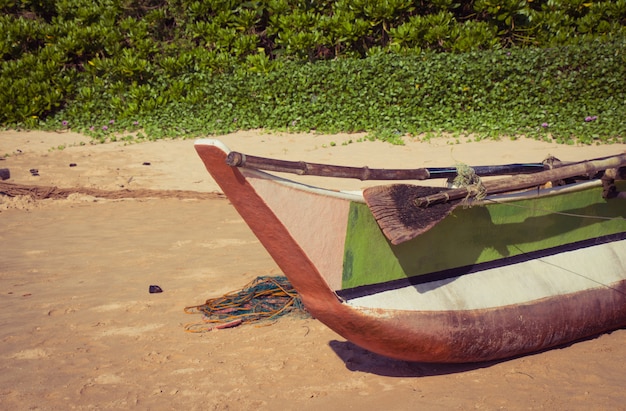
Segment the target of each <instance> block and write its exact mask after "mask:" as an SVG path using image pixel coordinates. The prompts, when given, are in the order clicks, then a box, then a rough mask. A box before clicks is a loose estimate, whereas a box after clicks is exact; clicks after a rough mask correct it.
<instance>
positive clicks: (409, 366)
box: [328, 340, 504, 378]
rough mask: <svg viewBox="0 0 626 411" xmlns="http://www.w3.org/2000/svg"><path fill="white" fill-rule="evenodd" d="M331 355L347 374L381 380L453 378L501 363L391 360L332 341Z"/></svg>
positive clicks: (342, 342)
mask: <svg viewBox="0 0 626 411" xmlns="http://www.w3.org/2000/svg"><path fill="white" fill-rule="evenodd" d="M328 345H329V346H330V348H331V349H332V350H333V351H334V352H335V354H336V355H337V356H338V357H339V358H340V359H341V360H342V361H343V362H344V364H345V365H346V368H347V369H348V370H350V371H359V372H365V373H368V374H375V375H380V376H384V377H404V378H409V377H432V376H436V375H447V374H456V373H461V372H466V371H472V370H476V369H479V368H487V367H491V366H492V365H495V364H498V363H500V362H503V361H504V360H498V361H488V362H481V363H466V364H438V363H424V362H412V361H402V360H395V359H393V358H389V357H385V356H382V355H379V354H376V353H373V352H371V351H368V350H366V349H364V348H361V347H359V346H358V345H356V344H353V343H351V342H350V341H337V340H332V341H330V342H329V343H328Z"/></svg>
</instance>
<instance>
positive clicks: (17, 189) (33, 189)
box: [0, 182, 225, 200]
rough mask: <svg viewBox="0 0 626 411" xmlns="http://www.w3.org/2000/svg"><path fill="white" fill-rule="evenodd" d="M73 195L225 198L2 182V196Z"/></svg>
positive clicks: (182, 192) (0, 184)
mask: <svg viewBox="0 0 626 411" xmlns="http://www.w3.org/2000/svg"><path fill="white" fill-rule="evenodd" d="M71 194H83V195H90V196H93V197H98V198H106V199H111V200H113V199H122V198H183V199H214V198H225V196H224V195H223V194H221V193H200V192H196V191H186V190H148V189H135V190H128V189H123V190H100V189H97V188H86V187H76V188H58V187H50V186H35V185H24V184H11V183H3V182H0V196H2V195H4V196H8V197H17V196H29V197H31V198H32V199H34V200H45V199H65V198H67V197H68V196H70V195H71Z"/></svg>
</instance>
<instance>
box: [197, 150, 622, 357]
mask: <svg viewBox="0 0 626 411" xmlns="http://www.w3.org/2000/svg"><path fill="white" fill-rule="evenodd" d="M195 148H196V150H197V152H198V154H199V155H200V157H201V159H202V161H203V162H204V164H205V166H206V168H207V170H208V171H209V172H210V174H211V175H212V176H213V178H214V179H215V181H216V182H217V183H218V184H219V186H220V187H221V188H222V190H223V191H224V193H225V194H226V195H227V196H228V198H229V199H230V201H231V203H232V204H233V206H234V207H235V208H236V209H237V211H238V212H239V213H240V215H241V216H242V217H243V219H244V220H245V221H246V223H247V224H248V225H249V226H250V228H251V229H252V231H253V232H254V234H255V235H256V236H257V237H258V238H259V240H260V241H261V243H262V244H263V245H264V246H265V248H266V249H267V251H268V252H269V254H270V255H271V256H272V258H273V259H274V260H275V261H276V263H277V264H278V266H279V267H280V268H281V269H282V270H283V272H284V274H285V275H286V276H287V277H288V279H289V280H290V282H291V283H292V284H293V286H294V287H295V289H296V290H297V291H298V292H299V293H300V295H301V297H302V300H303V302H304V305H305V306H306V308H307V309H308V311H310V313H311V314H312V315H313V316H314V317H315V318H317V319H318V320H319V321H321V322H323V323H324V324H326V325H327V326H328V327H330V328H331V329H333V330H334V331H335V332H337V333H338V334H340V335H342V336H343V337H344V338H346V339H347V340H349V341H351V342H353V343H355V344H357V345H359V346H361V347H363V348H365V349H367V350H370V351H372V352H375V353H378V354H381V355H384V356H388V357H392V358H396V359H402V360H411V361H422V362H441V363H455V362H456V363H461V362H479V361H487V360H495V359H502V358H508V357H512V356H517V355H521V354H525V353H531V352H535V351H539V350H543V349H546V348H550V347H555V346H558V345H562V344H566V343H569V342H573V341H575V340H578V339H582V338H585V337H590V336H594V335H597V334H600V333H604V332H608V331H611V330H615V329H618V328H621V327H624V326H625V325H626V219H625V218H626V200H625V199H624V198H623V197H625V196H624V193H622V192H620V190H624V189H625V188H626V186H625V185H624V182H623V181H619V180H620V178H623V174H624V166H626V154H621V155H617V156H612V157H607V158H605V159H599V160H595V161H589V162H582V163H575V164H574V165H573V166H574V167H578V168H576V169H571V166H569V165H566V166H563V167H559V168H555V169H552V170H548V171H543V170H542V171H539V172H538V173H533V174H525V175H522V176H512V177H506V178H504V177H503V178H499V179H498V181H500V180H502V181H505V182H507V181H508V182H509V183H511V182H512V183H516V184H517V185H516V184H512V185H510V187H512V189H514V190H515V191H514V192H507V190H506V189H503V190H500V191H503V193H500V194H493V192H498V190H495V189H494V187H495V186H496V185H497V183H494V185H489V186H488V189H489V188H490V189H491V190H487V191H488V192H487V196H486V197H485V198H484V199H482V200H480V201H479V200H476V201H474V203H473V205H472V206H471V207H456V204H458V203H454V202H450V201H448V202H446V203H440V204H443V205H444V208H445V207H447V208H445V210H444V211H442V212H439V217H438V218H436V219H435V221H434V222H432V221H431V222H430V223H429V224H427V227H418V228H417V229H414V228H413V227H412V226H411V224H412V223H411V221H408V220H407V221H404V223H406V224H405V226H404V227H401V229H400V232H401V234H400V235H399V236H396V237H395V238H394V236H393V231H394V230H395V229H397V228H398V227H394V224H396V225H397V221H396V222H392V223H386V222H385V221H386V220H385V219H386V218H388V217H389V216H393V215H394V214H396V213H397V210H398V209H402V207H404V208H405V209H406V208H407V207H409V208H411V207H413V208H414V207H415V206H416V204H417V203H418V202H416V201H415V199H413V200H412V201H409V202H408V205H406V204H405V205H404V206H403V205H401V204H400V205H398V204H396V205H397V207H399V208H397V209H394V208H393V205H390V206H389V209H384V207H383V206H382V205H381V203H384V202H385V201H382V202H380V201H379V202H378V203H377V204H369V205H368V203H376V201H369V200H368V201H367V202H366V197H368V196H369V197H370V200H371V199H374V200H380V198H382V197H380V196H384V195H387V194H389V193H390V192H391V193H393V191H394V190H395V189H398V188H407V187H409V188H411V187H413V186H410V185H402V184H400V185H391V186H389V185H381V186H380V187H382V188H379V187H374V188H373V189H372V190H373V191H371V192H369V193H368V190H369V189H368V190H365V193H362V192H341V191H334V190H328V189H323V188H318V187H312V186H309V185H305V184H301V183H297V182H294V181H291V180H288V179H284V178H281V177H278V176H276V175H273V174H270V173H267V172H265V171H261V170H259V169H256V168H254V166H253V165H252V166H251V165H250V164H243V163H245V162H246V156H245V155H242V154H239V153H234V152H232V153H231V151H230V150H229V149H228V148H227V147H225V146H224V145H223V144H222V143H221V142H219V141H217V140H208V139H206V140H199V141H197V142H196V144H195ZM229 154H230V155H229ZM247 159H248V160H250V156H248V158H247ZM252 159H256V158H252ZM227 161H228V162H229V163H231V164H239V165H240V167H236V166H231V165H228V164H227ZM250 163H252V164H254V161H251V162H250ZM279 163H281V162H279ZM282 163H285V164H286V163H289V164H287V165H289V167H292V166H294V165H295V166H296V168H298V169H299V170H300V171H299V173H301V174H307V173H308V171H309V170H311V169H312V168H315V167H318V168H319V167H321V168H324V167H323V166H321V165H313V166H315V167H311V165H308V164H306V163H291V162H282ZM282 163H281V164H279V165H278V166H276V165H275V166H274V167H273V169H274V170H275V171H287V170H286V169H285V167H283V166H284V164H282ZM243 165H245V167H243ZM581 167H582V170H584V171H586V172H587V178H583V181H579V180H580V179H576V181H573V182H569V183H567V184H564V185H562V186H557V187H552V188H548V187H538V184H536V181H537V180H536V179H535V180H532V178H534V176H536V175H542V176H543V177H542V178H543V180H550V181H552V179H559V178H557V177H561V178H564V179H565V181H566V182H568V180H567V179H569V178H573V177H575V176H577V175H580V172H581ZM563 169H566V170H568V171H567V172H565V173H560V174H559V170H563ZM605 169H608V171H606V172H604V173H603V172H602V170H605ZM303 170H304V171H303ZM364 170H365V171H364ZM352 171H354V170H352ZM598 171H600V173H599V174H597V175H596V172H598ZM609 171H610V172H609ZM363 172H365V173H367V174H371V172H372V170H369V169H366V168H363V169H360V173H363ZM546 173H547V174H546ZM555 173H556V174H555ZM611 173H612V174H611ZM600 175H604V177H603V179H599V178H596V177H598V176H600ZM520 179H521V180H524V179H526V180H528V181H527V183H528V184H526V189H522V188H520V187H523V186H524V184H521V183H519V181H520ZM529 179H530V180H529ZM529 184H530V185H529ZM533 185H534V186H533ZM531 186H532V188H529V187H531ZM413 189H414V187H413V188H411V190H413ZM411 190H409V192H411ZM429 190H431V191H432V189H429ZM454 190H455V189H451V190H446V191H450V192H452V191H454ZM458 190H459V189H456V191H458ZM603 190H604V191H603ZM401 191H402V190H401ZM404 191H406V190H404ZM418 191H419V190H418ZM427 191H428V190H427ZM431 191H428V192H427V194H429V193H430V194H432V193H431ZM469 191H470V190H465V191H464V192H463V193H464V194H465V196H466V195H467V193H468V192H469ZM603 192H604V197H607V198H604V197H603ZM409 194H411V193H409ZM422 194H423V193H422ZM470 194H471V193H470ZM416 195H419V193H418V194H416ZM422 197H428V195H426V196H422ZM390 198H392V200H394V201H397V200H398V198H393V196H392V197H390ZM455 201H457V202H458V201H459V200H455ZM391 202H393V201H391ZM422 206H423V205H422ZM377 207H378V209H377ZM381 207H382V208H381ZM427 208H428V207H426V208H424V209H423V210H420V209H418V210H417V211H415V210H413V211H412V213H413V215H411V219H412V220H416V219H417V220H419V219H420V216H421V214H420V213H427V212H426V211H424V210H426V209H427ZM405 211H406V210H405ZM409 214H410V213H409ZM377 217H378V218H377ZM400 217H401V218H400V219H402V218H404V217H402V216H400ZM405 217H406V216H405ZM381 227H382V228H381ZM416 230H417V231H416ZM386 231H390V232H391V235H390V233H389V232H387V233H386ZM407 232H413V234H410V235H407ZM386 234H387V235H386ZM390 238H391V239H390ZM394 243H396V244H394Z"/></svg>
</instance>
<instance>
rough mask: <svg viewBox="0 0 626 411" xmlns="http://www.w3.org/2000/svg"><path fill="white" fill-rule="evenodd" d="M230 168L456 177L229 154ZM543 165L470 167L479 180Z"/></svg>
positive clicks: (449, 171)
mask: <svg viewBox="0 0 626 411" xmlns="http://www.w3.org/2000/svg"><path fill="white" fill-rule="evenodd" d="M226 164H228V165H229V166H231V167H245V168H253V169H257V170H266V171H274V172H280V173H292V174H298V175H313V176H322V177H338V178H355V179H358V180H362V181H363V180H427V179H432V178H453V177H455V176H456V175H457V169H456V167H429V168H414V169H380V168H369V167H367V166H365V167H346V166H337V165H329V164H317V163H307V162H304V161H286V160H276V159H272V158H264V157H256V156H250V155H247V154H243V153H239V152H236V151H232V152H230V153H229V154H228V157H227V158H226ZM546 168H547V166H546V165H544V163H525V164H524V163H521V164H504V165H495V166H476V167H473V169H474V171H475V172H476V174H478V175H479V176H496V175H507V174H527V173H536V172H538V171H543V170H545V169H546Z"/></svg>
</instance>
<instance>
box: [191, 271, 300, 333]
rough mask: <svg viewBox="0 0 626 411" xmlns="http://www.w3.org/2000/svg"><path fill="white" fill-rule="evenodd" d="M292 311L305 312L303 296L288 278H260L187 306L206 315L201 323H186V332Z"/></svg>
mask: <svg viewBox="0 0 626 411" xmlns="http://www.w3.org/2000/svg"><path fill="white" fill-rule="evenodd" d="M291 312H299V313H301V314H305V308H304V306H303V305H302V300H301V299H300V296H299V295H298V293H297V292H296V290H294V288H293V286H292V285H291V283H289V281H288V280H287V277H269V276H262V277H257V278H256V279H255V280H253V281H251V282H250V283H248V284H247V285H246V286H244V288H243V289H242V290H239V291H231V292H229V293H227V294H225V295H223V296H222V297H217V298H210V299H208V300H206V302H205V303H204V304H202V305H195V306H191V307H185V313H187V314H198V313H199V314H202V316H203V319H202V321H201V322H195V323H189V324H187V325H185V331H187V332H192V333H202V332H206V331H211V330H213V329H222V328H231V327H236V326H238V325H241V324H247V323H252V322H257V321H260V320H274V319H277V318H279V317H281V316H283V315H285V314H288V313H291Z"/></svg>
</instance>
